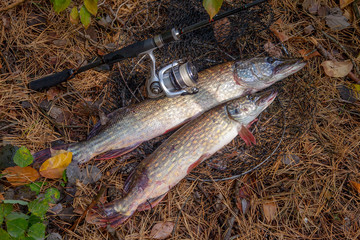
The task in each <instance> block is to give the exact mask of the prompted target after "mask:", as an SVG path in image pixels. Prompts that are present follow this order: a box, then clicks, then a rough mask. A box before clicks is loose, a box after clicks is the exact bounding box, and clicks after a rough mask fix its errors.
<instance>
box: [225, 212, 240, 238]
mask: <svg viewBox="0 0 360 240" xmlns="http://www.w3.org/2000/svg"><path fill="white" fill-rule="evenodd" d="M234 212H235V215H233V216H232V217H231V218H230V219H229V220H228V225H229V227H228V229H227V230H226V233H225V236H224V240H229V239H230V237H231V230H232V228H233V226H234V223H235V216H236V215H238V213H239V209H238V208H236V209H235V211H234Z"/></svg>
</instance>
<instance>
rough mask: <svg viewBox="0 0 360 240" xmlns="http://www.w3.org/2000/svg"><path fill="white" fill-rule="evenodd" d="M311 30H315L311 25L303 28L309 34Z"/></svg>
mask: <svg viewBox="0 0 360 240" xmlns="http://www.w3.org/2000/svg"><path fill="white" fill-rule="evenodd" d="M313 31H315V28H314V27H313V25H308V26H306V27H305V28H304V33H305V34H311V33H312V32H313Z"/></svg>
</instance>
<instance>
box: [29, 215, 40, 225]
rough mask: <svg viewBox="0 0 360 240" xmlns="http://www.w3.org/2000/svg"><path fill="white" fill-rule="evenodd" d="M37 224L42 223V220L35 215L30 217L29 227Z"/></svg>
mask: <svg viewBox="0 0 360 240" xmlns="http://www.w3.org/2000/svg"><path fill="white" fill-rule="evenodd" d="M35 223H42V220H41V218H40V217H38V216H35V215H34V214H31V215H30V217H29V226H32V225H34V224H35Z"/></svg>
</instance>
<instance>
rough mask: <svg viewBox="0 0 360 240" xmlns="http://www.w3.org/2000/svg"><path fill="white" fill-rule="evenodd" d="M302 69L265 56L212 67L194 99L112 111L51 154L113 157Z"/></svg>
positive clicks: (78, 158)
mask: <svg viewBox="0 0 360 240" xmlns="http://www.w3.org/2000/svg"><path fill="white" fill-rule="evenodd" d="M304 66H305V63H304V62H302V61H301V60H300V59H275V58H271V57H265V58H253V59H249V60H246V61H238V62H229V63H224V64H221V65H217V66H215V67H212V68H210V69H207V70H204V71H202V72H200V73H199V79H198V88H199V92H198V93H197V94H194V95H187V96H179V97H174V98H167V97H164V98H161V99H156V100H154V99H147V100H145V101H143V102H141V103H139V104H135V105H132V106H129V107H126V108H121V109H118V110H116V111H115V112H113V113H111V114H110V115H109V116H108V119H109V120H108V122H107V123H106V124H104V125H101V124H100V123H97V125H96V126H95V128H94V130H93V131H92V132H91V133H90V135H89V138H88V140H87V141H84V142H79V143H74V144H70V145H63V146H58V147H56V148H55V149H65V150H66V151H70V152H72V153H73V161H74V162H77V163H85V162H87V161H89V160H90V159H92V158H94V157H97V159H108V158H114V157H117V156H120V155H122V154H124V153H127V152H129V151H131V150H132V149H134V148H136V147H137V146H138V145H140V144H141V143H142V142H144V141H147V140H150V139H152V138H154V137H157V136H160V135H162V134H164V133H167V132H169V131H171V130H172V129H176V128H177V127H179V126H180V125H182V124H184V123H185V122H187V121H189V120H190V119H192V118H195V117H197V116H199V115H200V114H202V113H204V112H205V111H207V110H209V109H211V108H213V107H215V106H217V105H219V104H222V103H224V102H227V101H229V100H232V99H235V98H238V97H240V96H244V95H246V94H251V93H254V92H257V91H259V90H262V89H264V88H266V87H268V86H270V85H272V84H273V83H275V82H277V81H279V80H281V79H283V78H285V77H287V76H289V75H291V74H293V73H295V72H297V71H299V70H300V69H302V68H303V67H304ZM100 154H102V155H101V156H99V155H100ZM34 157H35V161H36V162H41V161H44V160H46V159H47V158H49V157H51V151H50V149H45V150H42V151H40V152H38V153H35V154H34Z"/></svg>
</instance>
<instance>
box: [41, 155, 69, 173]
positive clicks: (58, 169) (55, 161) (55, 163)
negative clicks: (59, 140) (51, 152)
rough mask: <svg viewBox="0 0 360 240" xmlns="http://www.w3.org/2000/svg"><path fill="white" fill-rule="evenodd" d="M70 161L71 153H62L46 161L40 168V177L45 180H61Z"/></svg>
mask: <svg viewBox="0 0 360 240" xmlns="http://www.w3.org/2000/svg"><path fill="white" fill-rule="evenodd" d="M71 160H72V152H63V153H60V154H58V155H56V156H54V157H51V158H49V159H48V160H46V161H45V162H44V163H43V164H42V165H41V167H40V170H39V171H40V175H41V176H43V177H46V178H61V177H62V175H63V172H64V170H65V169H66V168H67V166H69V164H70V163H71Z"/></svg>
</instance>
